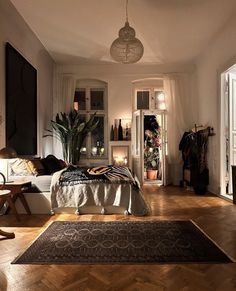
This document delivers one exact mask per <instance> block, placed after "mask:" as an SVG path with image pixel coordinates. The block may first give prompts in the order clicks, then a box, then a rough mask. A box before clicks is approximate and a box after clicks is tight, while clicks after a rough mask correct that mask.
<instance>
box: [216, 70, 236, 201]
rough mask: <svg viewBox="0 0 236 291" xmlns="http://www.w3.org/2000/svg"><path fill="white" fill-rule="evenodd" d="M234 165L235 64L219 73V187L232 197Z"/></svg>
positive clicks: (225, 194) (235, 134) (235, 148)
mask: <svg viewBox="0 0 236 291" xmlns="http://www.w3.org/2000/svg"><path fill="white" fill-rule="evenodd" d="M233 165H236V65H234V66H232V67H230V68H229V69H228V70H226V71H225V72H223V73H222V74H221V166H220V173H221V187H220V195H222V196H224V197H226V198H228V199H230V200H232V199H233V186H232V185H233V181H232V166H233Z"/></svg>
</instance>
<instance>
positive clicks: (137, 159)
mask: <svg viewBox="0 0 236 291" xmlns="http://www.w3.org/2000/svg"><path fill="white" fill-rule="evenodd" d="M142 132H143V129H142V119H141V110H137V111H135V112H134V113H133V122H132V161H133V171H134V173H135V175H136V176H137V178H138V179H139V182H140V184H141V185H142V184H143V159H142V148H143V142H142V140H143V139H142V138H141V136H142V134H141V133H142Z"/></svg>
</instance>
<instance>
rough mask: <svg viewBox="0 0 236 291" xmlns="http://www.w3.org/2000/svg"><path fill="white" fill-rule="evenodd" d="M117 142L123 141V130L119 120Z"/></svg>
mask: <svg viewBox="0 0 236 291" xmlns="http://www.w3.org/2000/svg"><path fill="white" fill-rule="evenodd" d="M118 140H123V128H122V125H121V119H119V127H118Z"/></svg>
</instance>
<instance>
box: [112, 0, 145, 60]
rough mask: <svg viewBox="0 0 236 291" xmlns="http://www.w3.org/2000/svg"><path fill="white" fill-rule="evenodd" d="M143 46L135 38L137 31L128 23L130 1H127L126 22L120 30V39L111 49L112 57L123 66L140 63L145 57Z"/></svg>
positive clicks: (114, 42)
mask: <svg viewBox="0 0 236 291" xmlns="http://www.w3.org/2000/svg"><path fill="white" fill-rule="evenodd" d="M143 51H144V48H143V45H142V43H141V41H140V40H139V39H137V38H136V37H135V30H134V29H133V28H132V27H130V26H129V21H128V0H126V22H125V26H124V27H122V28H121V29H120V30H119V37H118V38H117V39H115V40H114V41H113V43H112V45H111V48H110V54H111V57H112V58H113V59H114V60H115V61H117V62H119V63H123V64H131V63H136V62H138V61H139V60H140V59H141V58H142V56H143Z"/></svg>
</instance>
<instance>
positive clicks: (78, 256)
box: [13, 221, 232, 264]
mask: <svg viewBox="0 0 236 291" xmlns="http://www.w3.org/2000/svg"><path fill="white" fill-rule="evenodd" d="M180 262H181V263H186V262H191V263H199V262H205V263H206V262H211V263H212V262H215V263H219V262H224V263H226V262H232V261H231V260H230V258H229V257H227V255H226V254H225V253H223V252H222V251H221V250H220V249H219V248H218V247H217V246H216V244H215V243H214V242H212V241H211V240H210V239H209V238H208V237H207V236H206V235H204V233H203V232H202V231H201V230H200V229H199V228H198V227H197V226H195V225H194V223H192V222H191V221H106V222H105V221H55V222H53V223H52V224H50V225H49V227H48V228H47V229H46V230H45V231H44V232H43V233H42V234H41V235H40V236H39V237H38V238H37V240H36V241H34V242H33V244H32V245H31V246H30V247H29V248H28V249H27V250H26V251H25V252H24V253H23V254H22V255H20V256H19V257H18V258H16V259H15V260H14V261H13V264H61V263H65V264H81V263H118V264H119V263H180Z"/></svg>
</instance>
